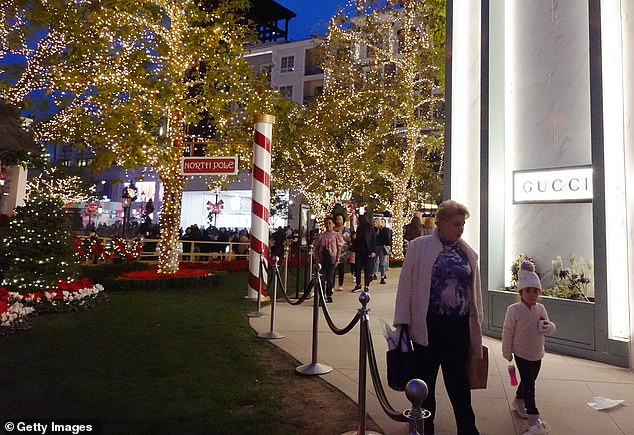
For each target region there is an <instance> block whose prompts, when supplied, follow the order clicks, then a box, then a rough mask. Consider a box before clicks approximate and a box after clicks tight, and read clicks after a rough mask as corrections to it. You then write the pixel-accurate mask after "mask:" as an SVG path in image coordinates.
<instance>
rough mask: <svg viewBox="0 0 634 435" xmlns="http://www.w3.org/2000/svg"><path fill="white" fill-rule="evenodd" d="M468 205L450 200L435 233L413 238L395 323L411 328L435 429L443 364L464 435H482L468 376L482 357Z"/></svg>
mask: <svg viewBox="0 0 634 435" xmlns="http://www.w3.org/2000/svg"><path fill="white" fill-rule="evenodd" d="M468 217H469V211H468V210H467V208H466V207H465V206H464V205H462V204H460V203H457V202H456V201H452V200H448V201H444V202H443V203H442V204H440V206H439V207H438V211H437V213H436V226H437V228H436V229H434V231H433V232H432V234H430V235H428V236H423V237H418V238H416V239H414V240H412V241H411V242H410V244H409V247H408V249H407V254H406V255H405V260H404V262H403V267H402V269H401V275H400V279H399V283H398V291H397V294H396V306H395V310H394V325H396V326H399V327H401V328H402V327H405V325H406V326H407V328H408V329H409V334H410V337H411V339H412V341H413V342H414V349H415V355H416V371H417V376H418V377H420V378H421V379H422V380H423V381H425V382H426V383H427V387H428V389H429V394H428V396H427V398H426V399H425V401H424V402H423V403H422V405H421V406H422V407H423V408H424V409H427V410H429V412H431V416H430V418H429V419H428V420H425V434H426V435H429V434H433V433H434V417H435V415H436V378H437V376H438V370H439V369H440V368H442V372H443V379H444V382H445V387H446V389H447V393H448V395H449V400H450V401H451V405H452V407H453V410H454V417H455V420H456V426H457V429H458V435H478V434H479V432H478V429H477V428H476V424H475V415H474V413H473V408H472V407H471V390H470V387H469V379H468V378H467V363H468V360H469V358H470V357H475V358H482V319H483V310H482V292H481V288H480V270H479V267H478V256H477V254H476V252H475V251H474V250H473V249H472V248H471V247H470V246H469V245H468V244H467V242H465V241H464V240H462V238H461V237H462V233H463V231H464V225H465V220H466V219H467V218H468Z"/></svg>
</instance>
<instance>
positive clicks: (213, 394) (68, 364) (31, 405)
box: [0, 273, 294, 434]
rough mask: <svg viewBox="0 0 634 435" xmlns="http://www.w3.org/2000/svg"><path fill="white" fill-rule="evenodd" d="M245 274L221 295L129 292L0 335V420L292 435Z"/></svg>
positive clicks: (127, 430) (232, 278) (231, 279)
mask: <svg viewBox="0 0 634 435" xmlns="http://www.w3.org/2000/svg"><path fill="white" fill-rule="evenodd" d="M246 282H247V281H246V274H245V273H230V274H228V275H226V276H225V277H224V283H223V284H221V285H220V286H218V287H216V288H212V289H209V288H189V289H173V290H160V291H154V292H145V291H136V292H130V291H122V292H114V293H110V294H109V301H108V302H105V303H103V304H101V305H99V306H98V307H97V308H95V309H93V310H89V311H83V312H74V313H67V314H62V315H51V316H44V317H39V318H35V319H33V320H32V324H33V329H31V330H28V331H23V332H19V333H16V334H14V335H11V336H8V337H4V338H2V337H0V355H2V365H0V392H1V393H0V415H1V416H3V417H19V418H58V419H60V418H72V419H77V418H91V419H96V420H98V422H99V424H100V426H101V433H103V434H148V433H153V434H168V433H170V434H171V433H178V434H183V433H191V434H233V433H241V434H250V433H253V434H255V433H258V434H259V433H269V434H288V433H293V432H294V431H293V428H292V427H290V426H289V424H290V423H286V422H285V421H282V420H283V419H281V418H278V417H276V412H275V409H276V407H278V406H279V403H280V400H281V397H282V394H283V391H282V389H283V386H281V385H279V384H276V383H275V382H274V381H273V379H272V377H271V376H270V375H269V374H268V372H267V370H265V369H264V368H263V367H262V365H261V364H260V363H259V362H258V353H259V350H258V349H259V348H260V349H261V346H262V345H261V343H262V340H261V339H258V338H257V337H256V335H255V333H254V332H253V331H252V330H251V328H250V327H249V325H248V319H247V317H246V314H245V313H247V312H249V311H252V310H253V308H254V305H253V303H250V302H247V301H246V300H245V299H244V295H246V292H247V290H246V284H245V283H246Z"/></svg>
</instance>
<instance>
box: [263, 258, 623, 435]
mask: <svg viewBox="0 0 634 435" xmlns="http://www.w3.org/2000/svg"><path fill="white" fill-rule="evenodd" d="M399 272H400V269H391V270H390V271H389V273H388V281H387V284H386V285H380V284H379V283H378V281H373V282H372V285H371V287H370V298H371V299H370V303H369V304H368V307H369V308H370V309H371V311H370V330H371V332H372V340H373V343H374V348H375V351H376V355H377V359H378V361H377V363H378V367H379V369H380V370H381V377H382V380H383V385H384V388H385V389H386V394H387V396H388V399H389V401H390V404H391V405H392V407H393V408H394V409H396V410H399V411H400V410H405V409H409V408H410V406H411V404H410V402H409V401H408V400H407V399H406V398H405V393H400V392H396V391H393V390H391V389H390V388H389V387H387V380H386V369H385V367H386V364H385V352H386V350H387V345H386V341H385V339H384V338H383V335H382V332H381V323H382V321H383V320H385V321H386V322H387V323H389V324H391V323H392V316H393V311H394V298H395V294H396V286H397V282H398V273H399ZM353 286H354V282H353V281H352V280H351V278H350V274H347V275H346V279H345V284H344V288H345V291H343V292H335V294H334V303H332V304H327V307H328V311H329V313H330V315H331V317H332V318H333V320H334V322H335V324H336V326H337V327H339V328H343V327H344V326H346V325H347V324H348V323H349V322H350V320H352V318H353V317H354V316H355V314H356V313H357V310H358V309H359V308H360V307H361V304H360V303H359V293H351V291H350V290H351V289H352V288H353ZM262 311H263V312H264V313H267V314H269V313H270V308H269V307H266V308H264V309H263V310H262ZM312 312H313V303H312V299H311V300H309V301H306V302H304V303H303V304H301V305H299V306H291V305H289V304H287V303H285V302H278V303H277V305H276V311H275V328H274V329H275V331H277V332H279V333H281V334H284V335H285V337H284V338H281V339H276V340H271V341H272V342H273V343H274V344H275V345H277V346H278V347H280V348H281V349H283V350H285V351H286V352H287V353H289V354H290V355H292V356H293V357H295V358H296V359H297V360H299V361H300V362H301V363H302V364H306V363H310V362H311V361H312V354H311V351H312ZM270 321H271V319H270V316H268V315H267V316H265V317H260V318H251V319H250V322H251V326H252V328H253V329H255V330H256V331H257V332H258V333H260V332H266V331H268V330H269V329H270ZM553 321H554V322H555V323H556V322H557V319H553ZM318 343H319V350H318V358H317V361H318V362H319V363H322V364H326V365H329V366H331V367H332V368H333V370H332V371H331V372H330V373H328V374H325V375H322V378H323V379H324V380H326V381H327V382H329V383H330V384H332V385H334V386H335V387H336V388H338V389H339V390H341V391H342V392H344V393H345V394H346V395H348V396H349V397H350V398H352V399H353V400H354V401H355V402H357V399H358V397H357V396H358V391H357V390H358V379H359V373H358V364H359V327H358V325H357V326H356V327H355V328H354V329H353V330H352V331H351V332H349V333H348V334H346V335H343V336H338V335H335V334H333V333H332V332H331V331H330V328H329V327H328V325H327V324H326V321H325V320H324V317H323V313H322V312H321V311H320V319H319V334H318ZM484 344H485V345H486V346H487V347H488V348H489V361H490V362H489V381H488V388H487V389H486V390H475V391H473V395H472V401H473V408H474V411H475V414H476V421H477V425H478V429H479V430H480V433H481V434H482V435H512V434H523V433H524V430H525V429H526V420H522V419H520V418H518V417H517V416H516V414H515V413H514V412H513V411H512V407H511V402H512V399H513V397H514V394H515V389H514V387H511V385H510V382H509V379H508V373H507V362H506V360H504V358H502V351H501V343H500V341H499V340H496V339H492V338H488V337H484ZM367 379H368V383H367V394H366V412H367V414H368V415H369V416H370V417H371V418H372V419H373V420H374V421H375V422H376V423H377V424H378V425H379V426H380V427H381V428H382V429H383V433H384V434H386V435H406V434H408V433H409V432H408V427H407V424H406V423H398V422H395V421H393V420H392V419H390V418H389V417H388V416H387V415H386V414H385V413H384V412H383V410H382V408H381V406H380V405H379V402H378V400H377V398H376V393H375V392H374V387H373V385H372V382H371V379H370V375H369V372H368V377H367ZM594 396H603V397H606V398H610V399H624V400H625V402H624V403H623V404H621V405H618V406H617V407H615V408H612V409H610V410H604V411H596V410H594V409H593V408H591V407H589V406H588V405H587V402H592V401H593V397H594ZM436 400H437V415H436V420H435V426H436V434H437V435H446V434H455V433H456V425H455V422H454V419H453V411H452V409H451V404H450V402H449V399H448V397H447V393H446V391H445V387H444V385H443V384H442V375H439V383H438V385H437V388H436ZM537 406H538V408H539V410H540V412H541V414H542V417H543V418H544V419H545V420H547V421H548V422H549V423H550V424H551V426H552V431H551V434H556V435H594V434H604V435H615V434H619V435H620V434H623V435H624V434H634V372H632V371H631V370H628V369H623V368H619V367H614V366H610V365H606V364H602V363H597V362H593V361H587V360H583V359H577V358H572V357H567V356H562V355H556V354H550V353H547V354H546V356H545V358H544V360H543V363H542V369H541V372H540V375H539V378H538V381H537ZM315 417H316V418H321V417H320V416H315ZM323 418H327V416H323ZM352 430H355V428H346V427H342V428H341V433H343V432H347V431H352Z"/></svg>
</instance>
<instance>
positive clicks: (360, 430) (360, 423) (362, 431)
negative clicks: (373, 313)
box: [343, 292, 380, 435]
mask: <svg viewBox="0 0 634 435" xmlns="http://www.w3.org/2000/svg"><path fill="white" fill-rule="evenodd" d="M359 302H361V308H359V310H358V311H357V312H358V313H359V316H360V324H361V325H360V327H359V389H358V391H357V430H356V431H354V432H345V433H344V434H343V435H380V434H378V433H376V432H367V431H366V426H367V416H366V412H365V398H366V386H367V383H368V382H367V365H368V334H369V333H370V332H369V330H368V329H369V327H370V324H369V321H368V312H369V311H370V310H368V303H369V302H370V293H368V292H362V293H361V294H360V295H359Z"/></svg>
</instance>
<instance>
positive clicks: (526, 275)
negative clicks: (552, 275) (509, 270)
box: [517, 260, 542, 291]
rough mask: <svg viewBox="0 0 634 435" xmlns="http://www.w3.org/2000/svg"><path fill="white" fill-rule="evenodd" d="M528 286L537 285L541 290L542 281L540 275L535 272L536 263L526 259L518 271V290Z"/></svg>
mask: <svg viewBox="0 0 634 435" xmlns="http://www.w3.org/2000/svg"><path fill="white" fill-rule="evenodd" d="M528 287H535V288H538V289H540V290H541V289H542V283H541V281H540V280H539V276H537V274H536V273H535V265H533V263H531V262H530V261H528V260H524V261H522V264H521V265H520V269H519V270H518V271H517V290H518V291H519V290H522V289H525V288H528Z"/></svg>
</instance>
